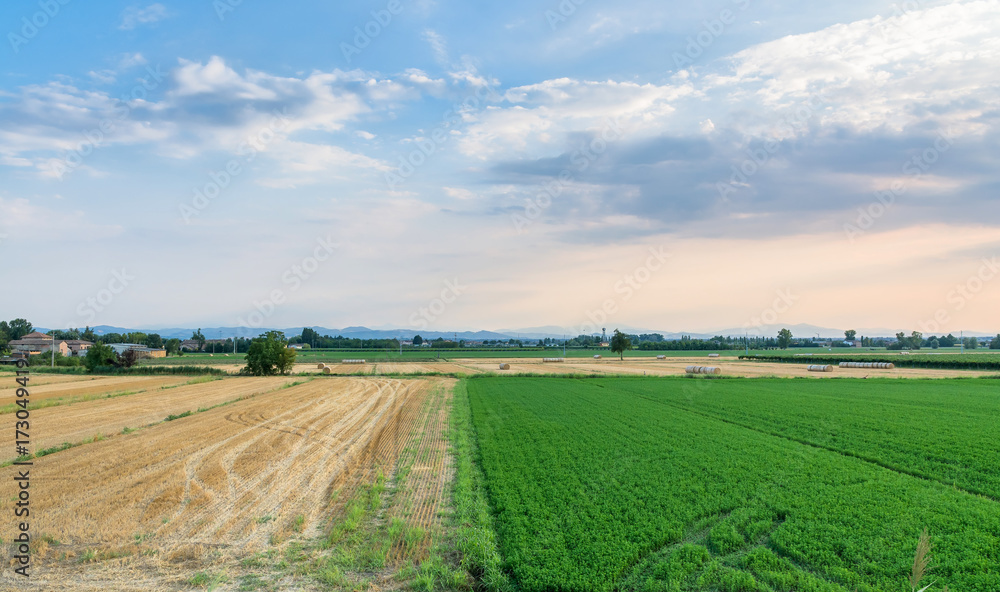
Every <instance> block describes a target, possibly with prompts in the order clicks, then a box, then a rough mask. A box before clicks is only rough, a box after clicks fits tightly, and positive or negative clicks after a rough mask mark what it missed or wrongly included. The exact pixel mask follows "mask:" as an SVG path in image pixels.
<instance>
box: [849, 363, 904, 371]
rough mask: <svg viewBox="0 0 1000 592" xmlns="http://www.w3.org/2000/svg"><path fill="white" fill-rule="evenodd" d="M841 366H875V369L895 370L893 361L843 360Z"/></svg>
mask: <svg viewBox="0 0 1000 592" xmlns="http://www.w3.org/2000/svg"><path fill="white" fill-rule="evenodd" d="M840 367H841V368H873V369H875V370H894V369H895V368H896V365H895V364H893V363H892V362H841V363H840Z"/></svg>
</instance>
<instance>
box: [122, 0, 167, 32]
mask: <svg viewBox="0 0 1000 592" xmlns="http://www.w3.org/2000/svg"><path fill="white" fill-rule="evenodd" d="M168 16H169V15H168V14H167V7H165V6H164V5H162V4H159V3H156V4H150V5H149V6H147V7H145V8H139V7H138V6H130V7H128V8H126V9H125V12H123V13H122V22H121V24H119V25H118V28H119V29H121V30H123V31H130V30H132V29H134V28H136V27H138V26H140V25H151V24H153V23H155V22H158V21H162V20H163V19H165V18H167V17H168Z"/></svg>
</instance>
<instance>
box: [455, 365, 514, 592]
mask: <svg viewBox="0 0 1000 592" xmlns="http://www.w3.org/2000/svg"><path fill="white" fill-rule="evenodd" d="M449 435H450V439H451V445H452V452H453V454H454V456H455V481H454V484H453V500H454V504H455V524H456V533H455V540H456V547H457V549H458V551H459V553H460V554H461V557H462V560H461V562H462V568H463V569H465V570H466V571H468V572H469V574H470V575H472V577H473V578H475V580H476V589H477V590H490V591H497V592H508V591H513V590H514V589H515V588H514V586H513V584H512V583H511V580H510V577H509V576H508V574H507V573H505V572H504V571H503V558H502V557H501V556H500V550H499V547H498V545H497V534H496V530H495V529H494V526H493V515H492V514H491V513H490V506H489V502H488V501H487V499H486V490H485V485H484V482H485V477H484V476H483V472H482V470H481V469H480V467H479V465H478V463H477V462H476V459H475V456H476V450H477V448H478V447H477V444H476V436H475V432H474V430H473V427H472V408H471V407H470V405H469V394H468V390H467V384H466V382H465V380H460V381H459V382H458V383H457V384H456V385H455V390H454V392H453V395H452V411H451V426H450V434H449Z"/></svg>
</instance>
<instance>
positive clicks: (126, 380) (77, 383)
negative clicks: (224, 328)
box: [0, 375, 191, 406]
mask: <svg viewBox="0 0 1000 592" xmlns="http://www.w3.org/2000/svg"><path fill="white" fill-rule="evenodd" d="M47 378H49V377H42V376H38V375H32V376H31V379H30V380H29V381H28V391H29V392H30V393H31V397H30V398H31V400H33V401H44V400H47V399H55V398H64V399H74V398H79V397H87V396H91V395H105V394H111V393H121V392H130V391H139V390H147V389H152V388H160V387H161V386H175V385H179V384H184V383H185V382H187V381H189V380H191V377H190V376H111V377H108V376H102V377H96V378H95V377H88V376H72V377H69V376H59V377H58V378H60V379H61V380H56V381H50V380H46V379H47ZM53 378H55V377H53ZM36 379H38V380H36ZM67 379H71V380H67ZM8 385H10V388H2V389H0V406H6V405H10V404H12V403H14V402H15V401H17V394H16V392H17V387H16V385H14V379H13V378H10V379H9V381H8V382H7V384H3V383H0V386H2V387H6V386H8Z"/></svg>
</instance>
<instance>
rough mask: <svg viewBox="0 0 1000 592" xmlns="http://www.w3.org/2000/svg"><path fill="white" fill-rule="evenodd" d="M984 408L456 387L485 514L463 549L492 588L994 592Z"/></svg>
mask: <svg viewBox="0 0 1000 592" xmlns="http://www.w3.org/2000/svg"><path fill="white" fill-rule="evenodd" d="M998 392H1000V381H997V380H990V379H963V380H936V381H934V380H860V379H858V380H855V379H837V380H801V379H800V380H792V379H723V380H709V379H690V378H659V379H648V378H646V379H643V378H599V379H594V378H591V379H569V378H515V377H509V378H498V377H477V378H470V379H468V380H465V381H463V382H462V384H461V385H460V387H459V392H458V393H457V396H456V397H455V417H456V425H458V426H459V427H461V426H462V425H467V428H468V432H469V436H470V441H471V442H473V443H474V446H471V447H470V450H471V451H470V452H469V453H468V454H469V456H470V458H471V459H472V462H471V463H469V464H470V468H467V469H466V472H467V473H468V474H469V475H471V477H470V476H469V475H467V476H466V480H467V481H471V483H472V485H473V486H474V485H476V483H478V484H479V485H480V487H481V495H482V501H481V505H480V507H479V510H478V513H477V512H475V511H466V513H465V514H464V516H465V518H464V520H465V525H464V527H463V534H462V540H463V541H465V550H466V552H468V553H469V554H470V557H471V558H472V559H471V560H470V561H471V563H476V562H477V561H478V563H479V564H478V565H473V566H472V568H473V571H476V570H478V571H479V572H480V573H481V574H482V575H483V576H484V578H485V579H488V587H489V588H491V589H513V590H524V591H542V590H581V591H582V590H601V591H611V590H649V591H658V590H676V591H681V590H718V591H733V592H736V591H758V590H759V591H772V590H773V591H787V592H792V591H795V592H800V591H806V590H816V591H854V590H858V591H862V592H864V591H875V590H878V591H898V592H904V591H909V592H912V591H913V590H917V589H920V588H923V587H925V586H928V585H929V586H931V587H930V590H935V591H937V590H942V589H943V588H944V587H945V586H948V587H949V590H951V591H957V592H973V591H975V592H995V591H996V590H1000V462H998V461H997V459H1000V422H997V417H998V416H1000V396H998ZM463 421H464V422H465V423H464V424H463ZM460 456H461V455H460ZM460 464H461V461H460ZM460 474H461V471H460ZM477 479H478V481H477ZM465 487H466V488H467V489H468V488H469V484H468V483H466V485H465ZM460 489H461V488H460ZM473 489H474V487H473ZM487 507H488V510H487ZM460 515H463V514H462V513H461V512H460ZM925 531H926V532H927V537H928V539H927V540H928V542H929V544H930V550H929V553H926V554H925V557H926V558H928V559H929V568H928V569H926V570H923V573H922V574H920V573H917V574H916V576H921V575H922V578H920V579H919V581H917V578H916V577H915V574H914V559H915V555H916V554H917V547H918V542H919V541H920V539H921V534H922V533H923V532H925ZM924 551H927V549H926V547H925V548H924ZM917 567H918V568H919V567H920V566H919V565H918V566H917ZM917 571H918V572H919V571H921V570H919V569H917Z"/></svg>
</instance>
